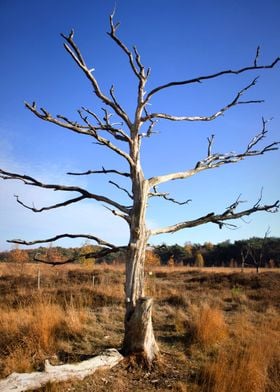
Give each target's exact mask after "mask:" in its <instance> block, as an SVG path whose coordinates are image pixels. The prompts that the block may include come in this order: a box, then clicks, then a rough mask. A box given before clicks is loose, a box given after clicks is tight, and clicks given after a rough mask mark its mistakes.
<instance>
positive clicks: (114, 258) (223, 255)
mask: <svg viewBox="0 0 280 392" xmlns="http://www.w3.org/2000/svg"><path fill="white" fill-rule="evenodd" d="M98 249H99V247H98V246H95V245H91V244H90V243H85V244H84V245H82V246H81V247H76V248H63V247H59V246H56V247H53V246H49V247H40V248H36V249H27V250H26V249H19V248H18V247H15V248H13V249H11V250H10V251H5V252H0V262H17V263H19V264H24V263H27V262H34V259H36V256H38V255H40V258H42V257H43V259H45V260H46V261H49V260H51V261H58V262H63V261H64V260H67V259H69V258H74V257H76V256H78V262H79V263H107V264H121V263H124V262H125V254H124V253H123V252H122V251H120V252H118V253H115V254H110V255H107V256H105V257H102V258H100V259H96V260H95V259H85V258H84V257H83V254H86V253H89V252H93V251H94V250H98ZM146 264H147V265H187V266H194V267H240V268H242V267H243V268H246V267H256V268H257V269H258V268H264V267H266V268H280V238H276V237H269V238H257V237H253V238H250V239H247V240H239V241H235V242H234V243H231V242H230V241H229V240H227V241H224V242H221V243H219V244H216V245H214V244H212V243H210V242H206V243H204V244H192V243H189V242H188V243H185V245H184V246H181V245H178V244H174V245H167V244H164V243H163V244H161V245H157V246H150V247H149V248H148V250H147V251H146Z"/></svg>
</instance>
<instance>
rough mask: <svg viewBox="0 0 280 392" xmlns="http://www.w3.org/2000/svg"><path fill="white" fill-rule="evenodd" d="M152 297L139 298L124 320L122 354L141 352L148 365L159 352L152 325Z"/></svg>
mask: <svg viewBox="0 0 280 392" xmlns="http://www.w3.org/2000/svg"><path fill="white" fill-rule="evenodd" d="M152 304H153V300H152V298H144V297H143V298H139V299H138V300H137V303H136V306H135V308H134V310H133V313H132V314H131V317H130V319H129V320H127V321H126V328H125V338H124V354H125V355H127V354H131V353H134V354H141V355H142V356H143V359H144V360H145V361H146V363H147V365H148V366H150V365H151V364H152V362H153V360H154V359H155V358H156V356H157V355H158V353H159V348H158V345H157V343H156V340H155V336H154V332H153V325H152Z"/></svg>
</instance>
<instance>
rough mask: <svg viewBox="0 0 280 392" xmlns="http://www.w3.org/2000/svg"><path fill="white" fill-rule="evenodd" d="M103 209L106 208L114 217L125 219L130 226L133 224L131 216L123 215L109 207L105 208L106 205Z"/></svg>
mask: <svg viewBox="0 0 280 392" xmlns="http://www.w3.org/2000/svg"><path fill="white" fill-rule="evenodd" d="M103 207H104V208H106V209H107V210H109V211H110V212H111V213H112V214H113V215H115V216H118V217H120V218H122V219H124V220H125V221H126V222H127V223H128V224H129V225H130V223H131V218H130V216H129V215H126V214H123V213H122V212H119V211H116V210H113V209H112V208H110V207H107V206H105V205H104V206H103Z"/></svg>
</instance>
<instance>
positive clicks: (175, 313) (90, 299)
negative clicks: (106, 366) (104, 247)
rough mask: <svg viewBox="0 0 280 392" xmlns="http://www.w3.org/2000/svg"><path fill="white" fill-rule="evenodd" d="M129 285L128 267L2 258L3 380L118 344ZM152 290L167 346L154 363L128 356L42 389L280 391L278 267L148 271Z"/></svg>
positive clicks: (0, 338) (159, 333)
mask: <svg viewBox="0 0 280 392" xmlns="http://www.w3.org/2000/svg"><path fill="white" fill-rule="evenodd" d="M38 269H40V289H38ZM149 272H152V273H149ZM93 277H94V279H93ZM93 280H94V282H93ZM93 283H94V284H93ZM123 287H124V267H123V266H107V265H97V266H88V265H69V266H63V267H62V266H61V267H55V268H54V267H50V266H45V265H40V266H38V265H35V264H26V265H24V266H23V267H22V266H19V265H17V264H16V263H15V264H5V263H1V264H0V312H1V317H0V376H1V378H3V377H6V376H7V375H9V374H10V373H11V372H13V371H17V372H29V371H32V370H40V369H42V366H43V363H44V360H45V359H46V358H48V359H50V361H51V362H52V363H54V364H58V363H62V362H63V363H65V362H74V361H79V360H81V359H85V358H88V357H89V356H92V355H95V354H98V353H99V352H100V351H101V350H102V349H104V348H109V347H115V348H120V347H121V343H122V336H123V317H124V306H123V302H124V301H123V300H124V291H123ZM146 294H147V295H148V296H152V297H153V298H154V300H155V303H154V316H153V323H154V329H155V335H156V338H157V341H158V343H159V346H160V348H161V356H160V358H159V359H158V361H157V362H156V363H155V365H154V368H153V369H151V370H147V369H145V368H144V367H141V366H139V365H138V364H137V360H136V358H133V357H130V358H127V359H125V360H124V361H122V362H121V363H120V364H119V365H117V366H116V367H114V368H113V369H111V370H109V371H103V372H100V371H99V372H96V374H95V375H93V376H91V377H88V378H87V379H85V380H84V381H79V382H69V383H64V384H63V385H62V384H57V385H48V386H46V387H45V388H44V389H42V391H49V392H50V391H53V392H54V391H57V392H60V391H92V390H94V391H108V390H109V391H118V392H125V391H181V392H187V391H188V392H198V391H202V392H279V391H280V273H279V270H262V272H261V273H260V274H256V273H255V272H254V270H253V269H252V270H249V269H246V270H245V272H244V273H241V272H240V269H229V268H223V269H221V268H214V269H212V268H205V269H200V270H198V269H195V268H190V267H189V268H187V267H176V266H175V267H151V269H149V271H147V274H146Z"/></svg>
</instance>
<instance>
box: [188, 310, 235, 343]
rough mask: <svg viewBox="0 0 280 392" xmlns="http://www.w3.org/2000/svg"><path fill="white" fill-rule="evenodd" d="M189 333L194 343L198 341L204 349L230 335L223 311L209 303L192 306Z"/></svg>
mask: <svg viewBox="0 0 280 392" xmlns="http://www.w3.org/2000/svg"><path fill="white" fill-rule="evenodd" d="M187 334H188V335H190V337H191V339H192V341H193V342H194V343H198V344H199V345H201V346H202V347H203V348H204V349H207V348H210V347H211V346H213V345H214V344H217V343H221V342H222V341H223V340H224V339H225V338H227V336H228V326H227V324H226V322H225V319H224V315H223V313H222V311H221V310H220V309H218V308H213V307H210V306H209V304H208V303H204V304H202V305H201V306H197V305H193V306H192V307H191V308H190V320H189V323H188V325H187Z"/></svg>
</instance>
